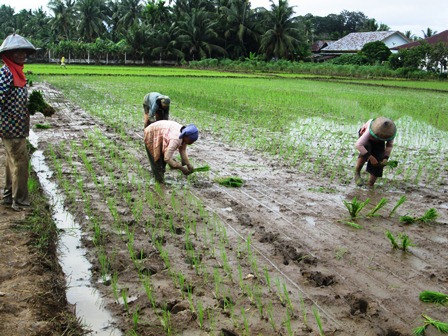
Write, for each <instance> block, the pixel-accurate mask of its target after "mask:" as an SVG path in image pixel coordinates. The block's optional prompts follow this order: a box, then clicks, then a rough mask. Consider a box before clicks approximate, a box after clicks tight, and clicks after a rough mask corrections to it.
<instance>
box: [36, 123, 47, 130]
mask: <svg viewBox="0 0 448 336" xmlns="http://www.w3.org/2000/svg"><path fill="white" fill-rule="evenodd" d="M34 127H36V128H37V129H49V128H51V125H49V124H36V125H34Z"/></svg>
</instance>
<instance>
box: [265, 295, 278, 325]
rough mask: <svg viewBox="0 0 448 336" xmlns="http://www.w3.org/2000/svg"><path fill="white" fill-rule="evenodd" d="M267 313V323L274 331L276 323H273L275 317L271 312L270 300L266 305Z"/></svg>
mask: <svg viewBox="0 0 448 336" xmlns="http://www.w3.org/2000/svg"><path fill="white" fill-rule="evenodd" d="M266 310H267V314H268V319H269V323H270V325H271V327H272V330H273V331H274V332H276V331H277V325H276V324H275V319H274V314H273V313H272V302H269V303H268V307H267V309H266Z"/></svg>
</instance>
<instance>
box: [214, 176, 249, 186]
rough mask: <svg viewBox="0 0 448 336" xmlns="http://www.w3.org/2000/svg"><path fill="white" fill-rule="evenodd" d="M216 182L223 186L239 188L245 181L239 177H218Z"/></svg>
mask: <svg viewBox="0 0 448 336" xmlns="http://www.w3.org/2000/svg"><path fill="white" fill-rule="evenodd" d="M214 181H215V182H217V183H218V184H220V185H222V186H225V187H231V188H239V187H241V186H242V185H243V184H244V180H243V179H242V178H240V177H237V176H230V177H217V178H215V180H214Z"/></svg>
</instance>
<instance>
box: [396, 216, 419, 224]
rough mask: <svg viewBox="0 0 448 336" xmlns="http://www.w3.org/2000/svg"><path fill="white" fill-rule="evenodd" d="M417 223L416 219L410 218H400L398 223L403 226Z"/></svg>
mask: <svg viewBox="0 0 448 336" xmlns="http://www.w3.org/2000/svg"><path fill="white" fill-rule="evenodd" d="M416 221H417V219H416V218H415V217H412V216H401V217H400V222H403V223H405V224H413V223H415V222H416Z"/></svg>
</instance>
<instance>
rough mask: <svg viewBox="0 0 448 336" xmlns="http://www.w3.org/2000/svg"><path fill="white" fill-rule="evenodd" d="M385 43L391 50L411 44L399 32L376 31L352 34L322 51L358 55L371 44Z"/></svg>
mask: <svg viewBox="0 0 448 336" xmlns="http://www.w3.org/2000/svg"><path fill="white" fill-rule="evenodd" d="M376 41H381V42H383V43H384V44H385V45H386V46H387V47H388V48H389V49H391V50H392V48H394V47H398V46H400V45H403V44H406V43H409V42H410V40H409V39H408V38H407V37H406V36H404V35H403V34H402V33H400V32H399V31H375V32H363V33H350V34H348V35H347V36H344V37H343V38H341V39H339V40H337V41H335V42H333V43H331V44H330V45H328V46H327V47H325V48H322V49H321V53H322V54H325V55H329V54H333V55H342V54H356V53H357V52H359V51H361V50H362V47H364V45H365V44H366V43H369V42H376Z"/></svg>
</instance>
